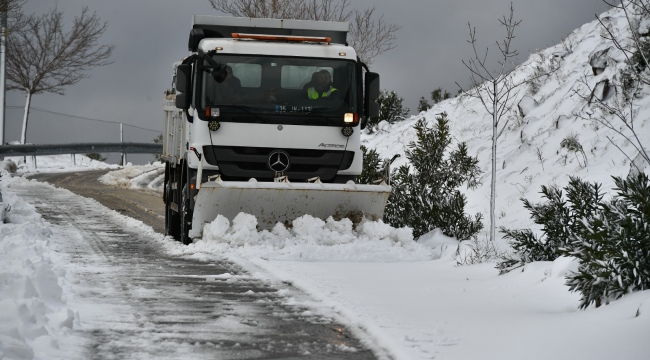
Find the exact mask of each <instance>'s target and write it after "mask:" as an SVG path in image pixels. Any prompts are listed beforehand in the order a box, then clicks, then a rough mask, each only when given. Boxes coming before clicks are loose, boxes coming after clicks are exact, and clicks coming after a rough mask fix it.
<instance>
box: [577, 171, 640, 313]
mask: <svg viewBox="0 0 650 360" xmlns="http://www.w3.org/2000/svg"><path fill="white" fill-rule="evenodd" d="M614 182H615V183H616V188H615V189H614V190H616V191H617V196H616V198H615V199H614V200H613V201H612V202H610V203H601V204H600V211H599V213H598V214H597V215H596V216H591V217H586V218H585V220H584V221H583V222H582V227H583V229H582V230H583V231H581V232H580V233H579V236H577V237H576V240H575V243H574V246H573V249H572V250H571V251H570V252H569V254H570V255H573V256H575V257H576V258H578V259H579V260H580V267H579V268H578V271H577V272H576V273H573V274H571V275H569V276H567V285H569V286H570V289H571V291H577V292H580V293H581V294H582V298H581V300H580V307H581V308H586V307H588V306H589V305H591V304H595V305H596V307H598V306H600V305H601V304H602V303H605V304H607V303H609V302H610V301H611V300H614V299H618V298H620V297H622V296H623V295H625V294H628V293H631V292H634V291H642V290H647V289H650V228H649V226H650V182H649V181H648V176H647V175H645V174H643V173H641V174H639V175H638V176H636V177H631V178H628V179H627V180H623V179H622V178H617V177H615V178H614Z"/></svg>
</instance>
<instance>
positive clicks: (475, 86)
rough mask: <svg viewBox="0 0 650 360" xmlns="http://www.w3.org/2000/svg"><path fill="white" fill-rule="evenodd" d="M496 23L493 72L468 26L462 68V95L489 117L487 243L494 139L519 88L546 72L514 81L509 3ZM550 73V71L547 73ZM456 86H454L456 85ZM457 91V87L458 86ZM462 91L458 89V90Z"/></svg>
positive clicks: (492, 233) (493, 192)
mask: <svg viewBox="0 0 650 360" xmlns="http://www.w3.org/2000/svg"><path fill="white" fill-rule="evenodd" d="M499 23H500V24H501V26H503V27H504V28H505V30H506V37H505V39H503V40H502V41H497V42H496V46H497V49H498V52H497V57H498V60H497V63H498V67H497V69H496V70H490V64H489V63H488V62H489V61H488V52H489V48H488V49H486V50H485V54H479V52H478V49H477V38H476V28H473V27H472V25H471V24H469V23H468V24H467V25H468V27H469V40H468V41H467V42H469V43H470V45H471V46H472V50H473V52H474V55H473V56H472V57H471V58H470V59H469V60H467V61H465V60H463V65H465V67H466V68H467V69H468V70H469V72H470V83H471V90H468V91H467V92H466V93H465V96H469V97H471V98H476V99H478V100H479V101H480V102H481V104H482V105H483V107H484V108H485V110H486V111H487V112H488V114H490V116H491V117H492V159H491V160H492V177H491V180H490V241H494V239H495V236H496V224H495V205H496V172H497V159H496V157H497V156H496V155H497V140H498V139H499V137H500V136H501V134H503V131H504V130H505V129H506V127H507V125H508V122H509V121H510V119H511V117H509V116H506V115H507V114H508V113H509V112H511V111H512V108H513V106H514V101H515V99H516V98H517V95H518V94H519V90H518V89H519V87H520V86H521V85H524V84H527V83H529V82H530V81H533V80H535V79H538V78H540V77H544V76H548V75H549V73H550V72H546V73H537V74H535V75H534V76H533V77H529V78H527V79H525V80H521V81H515V79H514V78H513V76H512V75H513V72H514V71H515V70H516V69H517V68H516V66H515V63H514V59H515V58H516V57H517V56H518V55H519V53H518V52H517V50H516V49H514V48H513V44H512V42H513V40H514V39H515V29H516V28H517V27H518V26H519V25H520V24H521V20H515V19H514V7H513V5H512V3H510V15H509V16H508V17H506V16H504V17H503V18H502V19H499ZM551 71H554V70H551ZM457 85H458V83H457ZM458 87H459V88H460V85H458ZM461 89H462V88H461Z"/></svg>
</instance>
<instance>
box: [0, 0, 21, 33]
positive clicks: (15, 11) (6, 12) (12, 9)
mask: <svg viewBox="0 0 650 360" xmlns="http://www.w3.org/2000/svg"><path fill="white" fill-rule="evenodd" d="M26 2H27V0H0V17H2V19H1V20H2V27H7V29H8V31H7V32H11V31H12V30H13V29H14V28H15V27H20V25H22V22H21V21H20V19H21V18H22V13H21V9H22V7H23V5H24V4H25V3H26ZM5 25H6V26H5Z"/></svg>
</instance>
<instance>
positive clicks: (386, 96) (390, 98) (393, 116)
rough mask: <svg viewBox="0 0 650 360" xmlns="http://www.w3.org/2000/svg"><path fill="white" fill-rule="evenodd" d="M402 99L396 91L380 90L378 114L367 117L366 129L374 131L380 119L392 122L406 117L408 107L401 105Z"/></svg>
mask: <svg viewBox="0 0 650 360" xmlns="http://www.w3.org/2000/svg"><path fill="white" fill-rule="evenodd" d="M403 101H404V99H402V98H401V97H399V96H398V95H397V93H396V92H394V91H390V92H389V91H387V90H382V91H381V93H380V94H379V99H378V100H377V103H378V104H379V116H376V117H371V118H370V119H368V125H367V126H368V130H369V131H370V132H371V133H372V132H374V131H375V130H376V127H377V125H378V124H379V123H380V122H382V121H388V122H389V123H391V124H392V123H394V122H397V121H402V120H404V119H406V118H407V117H408V113H409V108H404V106H403V105H402V102H403Z"/></svg>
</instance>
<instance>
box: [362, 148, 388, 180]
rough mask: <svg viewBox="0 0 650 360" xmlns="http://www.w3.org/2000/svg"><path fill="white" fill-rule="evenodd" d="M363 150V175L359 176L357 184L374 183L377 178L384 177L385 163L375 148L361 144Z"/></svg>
mask: <svg viewBox="0 0 650 360" xmlns="http://www.w3.org/2000/svg"><path fill="white" fill-rule="evenodd" d="M361 152H362V153H363V167H362V169H361V175H359V176H357V181H356V182H357V184H372V183H373V182H374V181H375V180H379V179H382V178H384V165H383V162H382V160H381V159H380V158H379V154H378V153H377V151H376V150H375V149H370V150H368V148H366V147H365V146H363V145H361Z"/></svg>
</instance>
